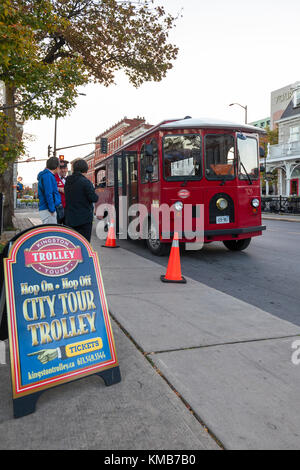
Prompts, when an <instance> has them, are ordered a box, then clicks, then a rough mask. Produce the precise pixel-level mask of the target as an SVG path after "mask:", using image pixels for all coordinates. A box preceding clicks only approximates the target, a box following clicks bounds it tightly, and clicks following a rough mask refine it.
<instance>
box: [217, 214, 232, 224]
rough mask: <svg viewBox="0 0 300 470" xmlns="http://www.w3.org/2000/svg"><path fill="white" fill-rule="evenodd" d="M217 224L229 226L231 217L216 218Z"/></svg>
mask: <svg viewBox="0 0 300 470" xmlns="http://www.w3.org/2000/svg"><path fill="white" fill-rule="evenodd" d="M216 224H229V215H222V216H219V217H216Z"/></svg>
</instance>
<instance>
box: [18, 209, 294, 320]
mask: <svg viewBox="0 0 300 470" xmlns="http://www.w3.org/2000/svg"><path fill="white" fill-rule="evenodd" d="M18 212H19V211H18ZM20 212H22V216H23V217H38V212H37V211H30V210H28V212H26V211H24V210H23V211H20ZM263 223H264V225H266V226H267V230H266V231H264V232H263V235H262V236H260V237H254V238H253V239H252V242H251V243H250V245H249V247H248V248H247V249H246V250H245V251H242V252H231V251H228V250H227V249H226V248H225V246H224V245H223V243H221V242H215V243H211V244H207V245H204V247H203V249H202V250H200V251H184V250H183V251H182V253H181V269H182V274H183V275H186V276H188V277H190V278H192V279H194V280H197V281H200V282H202V283H203V284H206V285H207V286H209V287H213V288H214V289H218V290H220V291H221V292H224V293H226V294H229V295H232V296H233V297H236V298H238V299H240V300H243V301H245V302H248V303H249V304H252V305H254V306H256V307H259V308H261V309H262V310H265V311H266V312H269V313H271V314H272V315H275V316H277V317H279V318H282V319H284V320H288V321H290V322H292V323H294V324H296V325H299V326H300V288H299V279H300V223H298V222H285V221H281V220H280V221H277V220H276V221H275V220H266V219H265V220H264V221H263ZM118 244H119V245H120V246H121V247H122V248H124V249H126V250H128V251H131V252H134V253H136V254H137V255H139V256H142V257H144V258H147V259H151V260H152V261H154V262H156V263H158V264H160V265H162V266H164V268H165V267H166V266H167V263H168V256H164V257H158V256H154V255H152V254H151V253H150V252H149V251H148V249H147V248H146V246H145V242H144V241H132V240H118ZM164 273H165V271H164V270H162V274H164Z"/></svg>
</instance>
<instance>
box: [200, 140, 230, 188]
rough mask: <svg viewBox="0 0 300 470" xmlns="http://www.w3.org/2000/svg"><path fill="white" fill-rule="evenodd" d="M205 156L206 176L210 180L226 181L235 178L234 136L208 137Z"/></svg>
mask: <svg viewBox="0 0 300 470" xmlns="http://www.w3.org/2000/svg"><path fill="white" fill-rule="evenodd" d="M204 154H205V176H206V178H207V179H208V180H219V179H222V180H224V179H233V178H234V177H235V165H234V162H235V158H234V137H233V135H227V134H208V135H206V136H205V149H204Z"/></svg>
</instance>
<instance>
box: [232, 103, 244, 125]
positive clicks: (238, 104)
mask: <svg viewBox="0 0 300 470" xmlns="http://www.w3.org/2000/svg"><path fill="white" fill-rule="evenodd" d="M235 104H236V105H237V106H240V107H241V108H243V109H244V110H245V124H247V120H248V116H247V111H248V107H247V105H246V106H243V105H242V104H240V103H231V104H230V105H229V106H234V105H235Z"/></svg>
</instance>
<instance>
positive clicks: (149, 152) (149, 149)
mask: <svg viewBox="0 0 300 470" xmlns="http://www.w3.org/2000/svg"><path fill="white" fill-rule="evenodd" d="M145 154H146V156H147V157H152V156H153V149H152V145H151V144H147V145H146V146H145Z"/></svg>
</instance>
